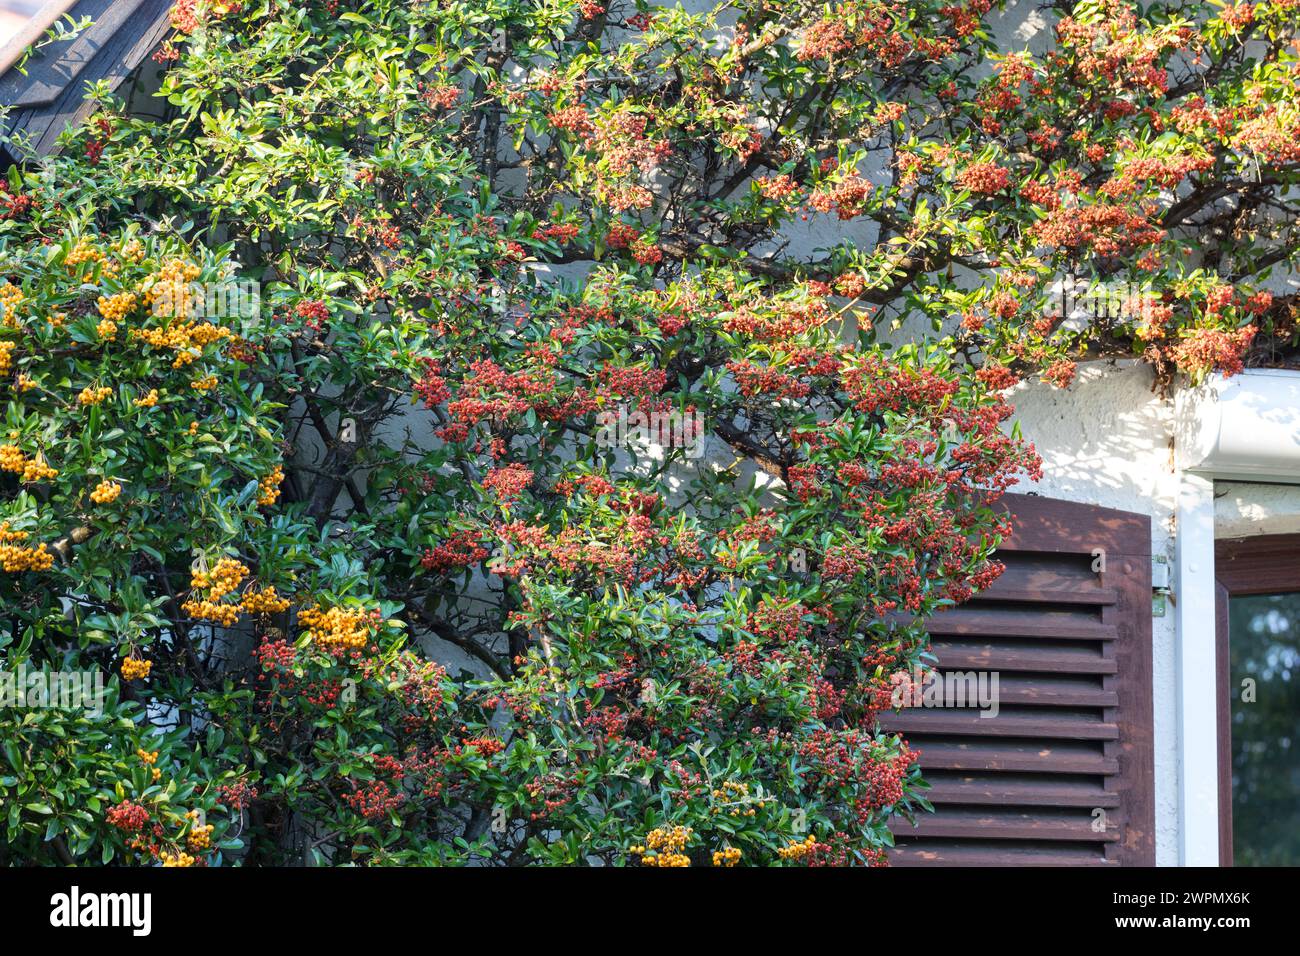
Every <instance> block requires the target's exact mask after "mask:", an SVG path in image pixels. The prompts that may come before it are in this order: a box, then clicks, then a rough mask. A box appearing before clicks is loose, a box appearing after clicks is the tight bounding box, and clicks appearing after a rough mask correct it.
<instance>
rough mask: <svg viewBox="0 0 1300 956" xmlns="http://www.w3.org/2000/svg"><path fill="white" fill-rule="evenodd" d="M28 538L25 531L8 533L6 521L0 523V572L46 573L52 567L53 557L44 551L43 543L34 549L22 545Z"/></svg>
mask: <svg viewBox="0 0 1300 956" xmlns="http://www.w3.org/2000/svg"><path fill="white" fill-rule="evenodd" d="M28 537H30V535H28V533H27V532H26V531H10V530H9V522H8V521H2V522H0V570H3V571H6V572H8V573H9V574H17V573H19V572H21V571H48V570H49V569H50V568H51V567H52V566H53V565H54V555H52V554H50V553H49V552H48V551H46V550H45V544H44V542H42V543H41V544H39V545H37V546H36V547H34V548H30V547H27V546H26V545H24V544H23V543H22V542H24V541H26V540H27V539H28Z"/></svg>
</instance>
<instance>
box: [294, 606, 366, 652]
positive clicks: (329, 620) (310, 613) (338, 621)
mask: <svg viewBox="0 0 1300 956" xmlns="http://www.w3.org/2000/svg"><path fill="white" fill-rule="evenodd" d="M298 620H299V621H300V622H301V623H302V625H303V627H304V628H305V629H306V633H307V636H308V637H310V638H311V640H312V641H313V642H315V643H317V644H320V645H321V646H322V647H325V648H337V649H340V650H360V649H361V648H363V647H365V646H366V642H367V641H368V640H369V637H370V630H369V621H370V616H369V615H368V614H366V612H365V611H346V610H344V609H343V608H341V607H332V608H330V609H329V610H327V611H322V610H320V609H318V608H307V609H306V610H305V611H302V612H301V613H299V615H298Z"/></svg>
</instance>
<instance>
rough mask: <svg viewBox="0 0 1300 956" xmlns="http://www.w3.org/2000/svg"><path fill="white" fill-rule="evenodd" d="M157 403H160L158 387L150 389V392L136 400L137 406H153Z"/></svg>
mask: <svg viewBox="0 0 1300 956" xmlns="http://www.w3.org/2000/svg"><path fill="white" fill-rule="evenodd" d="M157 404H158V389H156V388H151V389H149V394H148V395H146V396H145V397H144V398H137V399H136V400H135V407H136V408H153V407H154V406H155V405H157Z"/></svg>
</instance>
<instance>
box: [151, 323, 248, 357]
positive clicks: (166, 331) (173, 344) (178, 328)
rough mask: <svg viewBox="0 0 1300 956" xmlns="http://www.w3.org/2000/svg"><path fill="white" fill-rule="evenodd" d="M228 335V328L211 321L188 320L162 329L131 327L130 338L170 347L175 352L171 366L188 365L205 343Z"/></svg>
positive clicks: (152, 344) (158, 347) (157, 345)
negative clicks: (182, 323)
mask: <svg viewBox="0 0 1300 956" xmlns="http://www.w3.org/2000/svg"><path fill="white" fill-rule="evenodd" d="M229 337H230V330H229V329H227V328H223V327H222V326H219V325H213V324H212V323H211V322H189V323H186V324H185V325H170V326H167V327H166V328H163V329H132V330H131V338H133V339H142V340H143V341H144V342H145V344H147V345H151V346H153V347H154V348H156V349H171V350H172V351H174V352H175V353H176V357H175V358H174V359H173V360H172V368H180V367H181V366H184V365H189V364H190V363H191V362H193V361H194V360H195V359H196V358H198V357H199V352H200V351H202V349H203V347H204V346H205V345H209V344H211V343H212V342H215V341H217V340H218V339H225V338H229Z"/></svg>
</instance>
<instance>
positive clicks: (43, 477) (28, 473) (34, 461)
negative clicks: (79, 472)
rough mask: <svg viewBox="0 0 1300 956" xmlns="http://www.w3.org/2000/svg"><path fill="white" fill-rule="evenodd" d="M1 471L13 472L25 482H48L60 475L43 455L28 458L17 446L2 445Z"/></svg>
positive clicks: (0, 450)
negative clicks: (47, 462)
mask: <svg viewBox="0 0 1300 956" xmlns="http://www.w3.org/2000/svg"><path fill="white" fill-rule="evenodd" d="M0 471H12V472H14V473H15V474H17V475H20V476H21V477H22V480H23V481H25V482H33V481H48V480H49V479H51V478H54V477H56V476H57V475H58V474H59V471H58V469H57V468H51V467H50V466H49V465H47V464H46V463H45V459H44V458H43V457H41V455H39V454H38V455H37V456H36V457H35V458H28V457H27V456H26V455H24V454H23V453H22V450H21V449H20V448H19V447H18V446H17V445H12V444H10V445H0Z"/></svg>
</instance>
